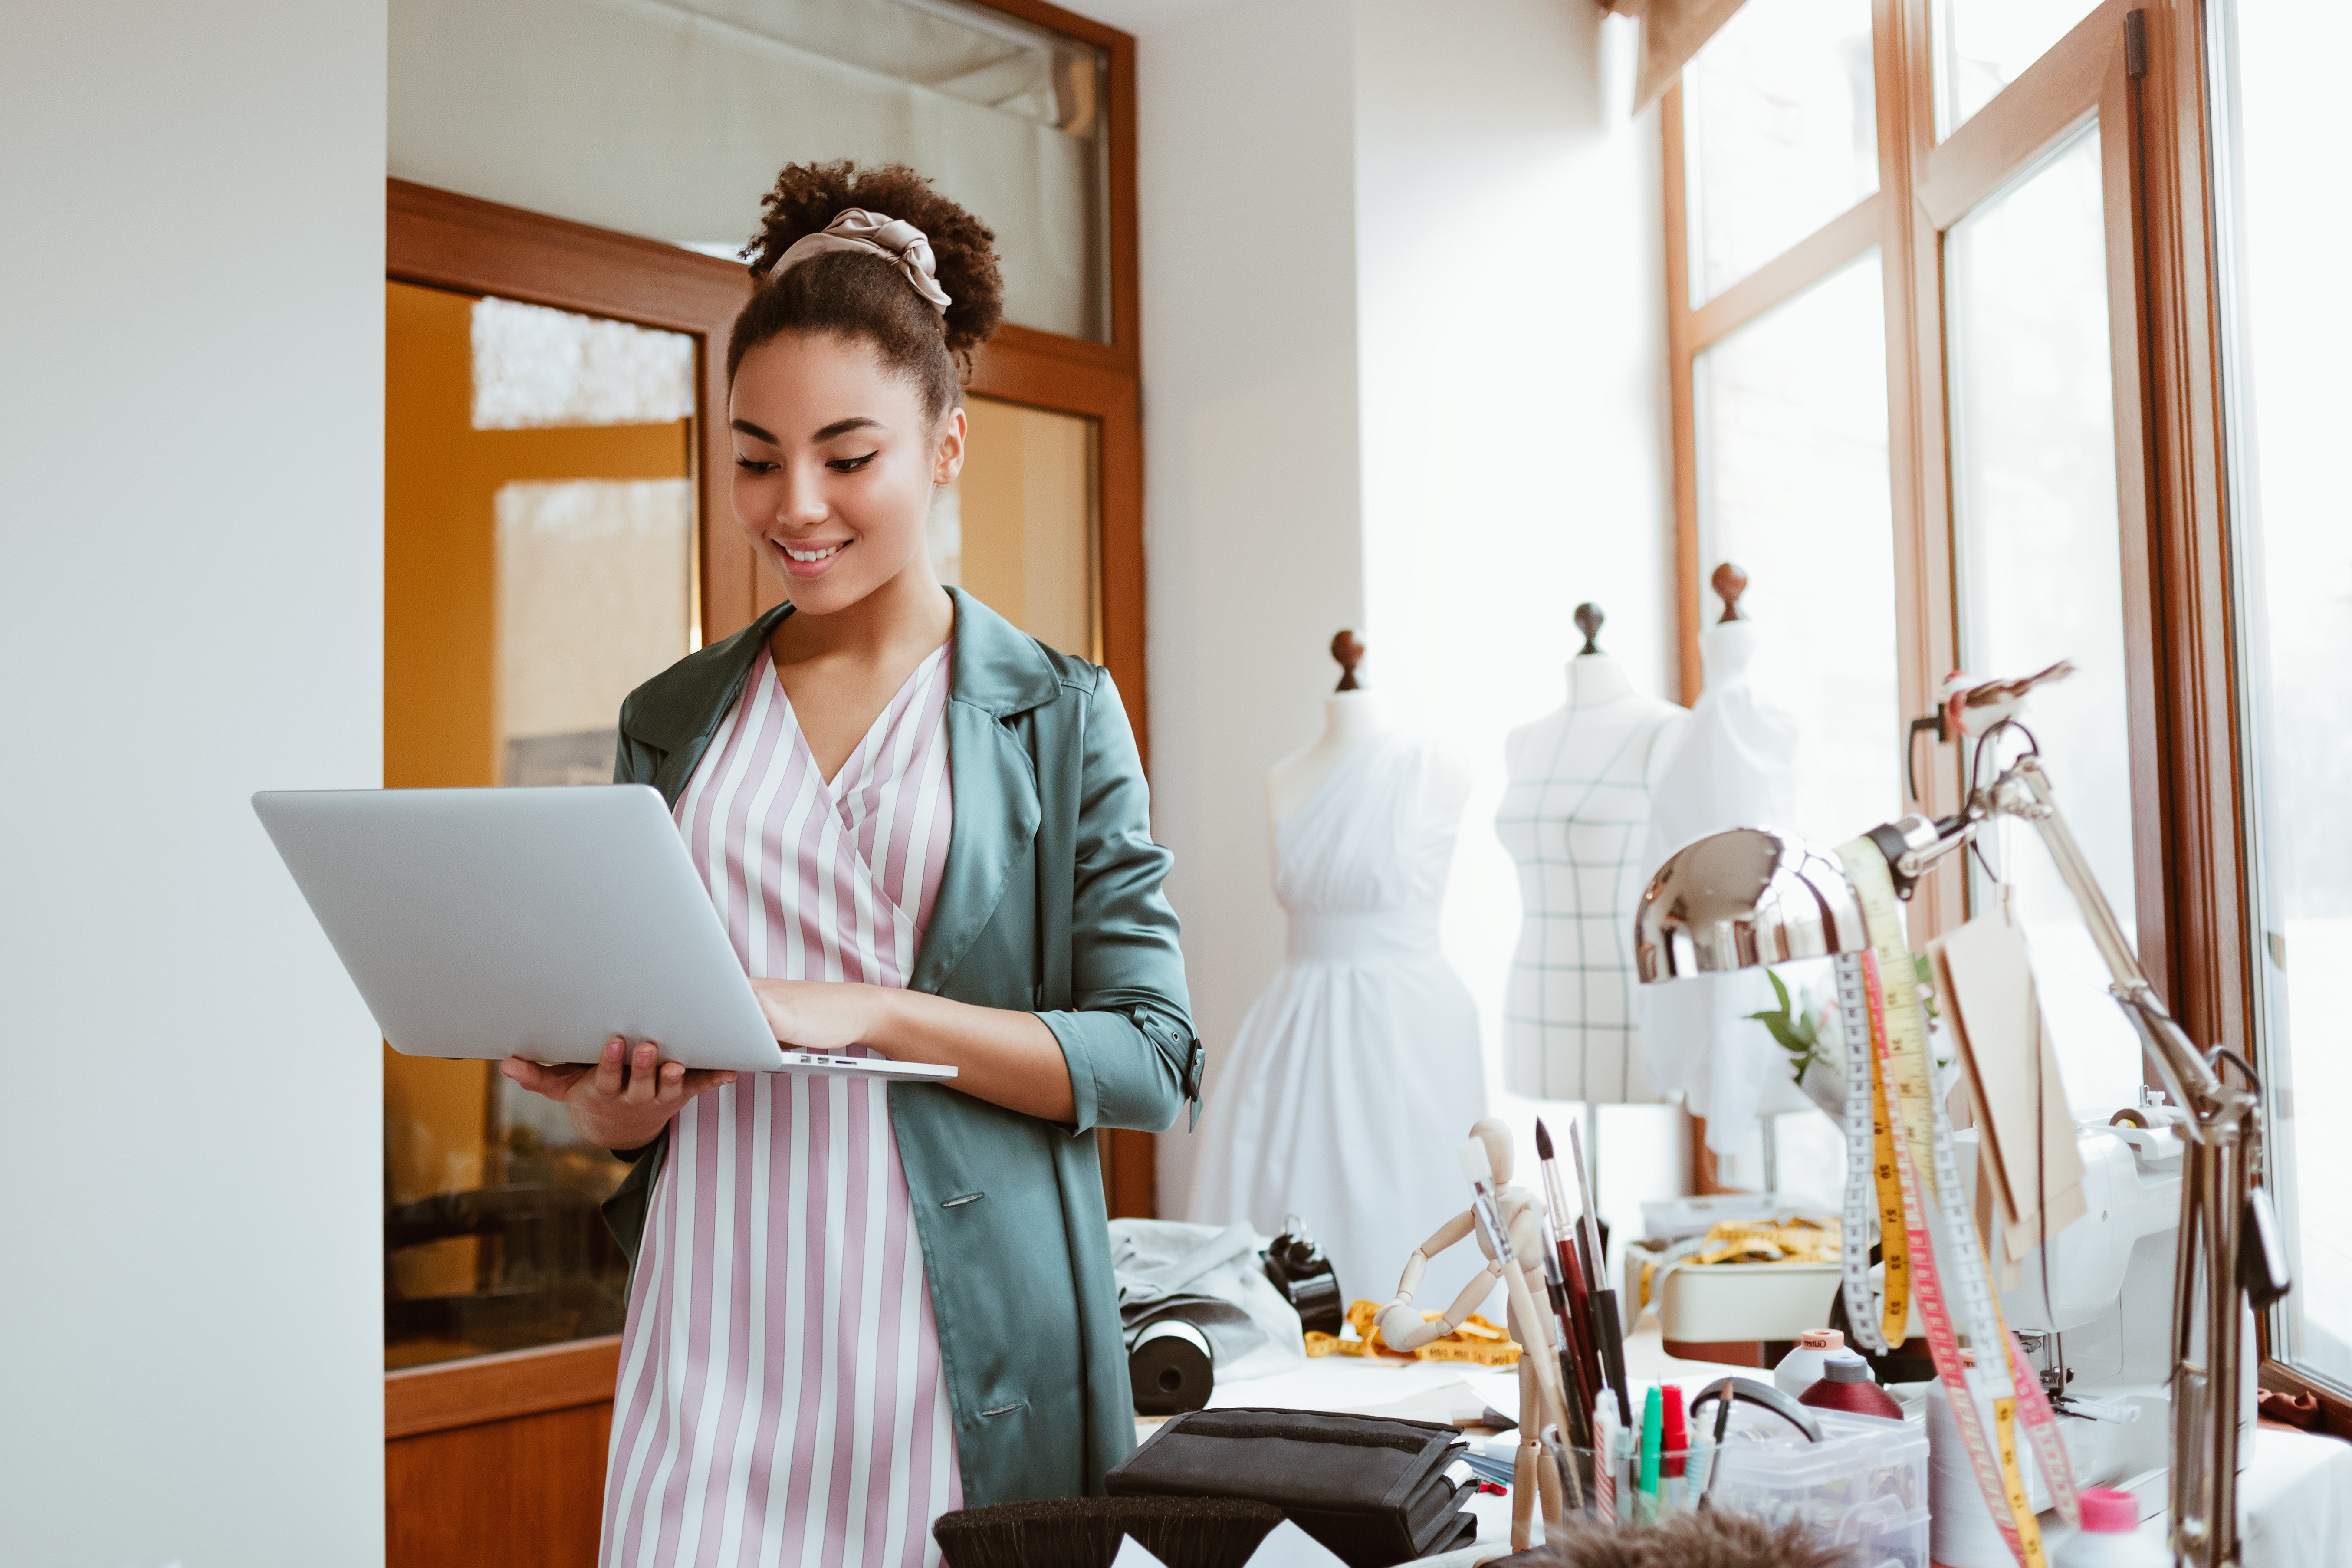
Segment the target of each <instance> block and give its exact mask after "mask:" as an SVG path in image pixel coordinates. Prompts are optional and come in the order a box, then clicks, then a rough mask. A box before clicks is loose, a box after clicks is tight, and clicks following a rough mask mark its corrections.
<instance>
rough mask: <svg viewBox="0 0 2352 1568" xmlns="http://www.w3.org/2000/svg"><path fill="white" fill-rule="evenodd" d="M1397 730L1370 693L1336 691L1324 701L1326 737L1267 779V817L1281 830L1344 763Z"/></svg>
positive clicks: (1282, 764) (1292, 756)
mask: <svg viewBox="0 0 2352 1568" xmlns="http://www.w3.org/2000/svg"><path fill="white" fill-rule="evenodd" d="M1394 727H1395V726H1394V724H1393V723H1392V722H1391V720H1390V718H1389V715H1388V710H1387V709H1386V708H1385V707H1383V706H1382V705H1381V702H1380V700H1378V699H1377V698H1375V697H1373V695H1372V694H1371V693H1370V692H1369V691H1334V692H1333V693H1331V695H1330V696H1328V697H1326V698H1325V699H1324V700H1323V733H1322V734H1321V735H1320V736H1319V737H1318V738H1317V740H1316V742H1315V743H1314V744H1313V745H1311V746H1309V747H1307V749H1306V750H1305V751H1303V752H1292V753H1291V754H1290V755H1288V756H1286V757H1285V758H1283V759H1282V761H1280V762H1278V763H1275V764H1274V771H1273V772H1272V773H1268V774H1267V775H1266V781H1265V805H1266V815H1267V816H1269V817H1270V818H1271V819H1272V820H1273V822H1274V824H1275V826H1277V827H1278V826H1281V825H1282V824H1283V822H1284V821H1285V820H1286V819H1287V818H1288V817H1289V816H1291V814H1292V813H1294V812H1296V811H1297V809H1298V808H1299V807H1300V806H1302V805H1306V804H1307V797H1308V796H1310V795H1313V794H1314V793H1315V792H1316V791H1317V790H1318V789H1319V788H1320V787H1322V784H1323V781H1324V780H1325V779H1328V778H1329V777H1330V776H1331V774H1332V773H1333V771H1334V770H1336V769H1337V768H1338V767H1339V763H1340V762H1341V760H1342V759H1344V758H1345V757H1346V756H1347V754H1348V753H1349V752H1352V751H1354V750H1355V749H1356V748H1357V747H1358V746H1360V745H1361V744H1362V743H1363V742H1366V741H1369V740H1370V739H1371V738H1372V737H1373V736H1375V735H1382V734H1386V733H1387V732H1388V731H1390V730H1391V729H1393V728H1394Z"/></svg>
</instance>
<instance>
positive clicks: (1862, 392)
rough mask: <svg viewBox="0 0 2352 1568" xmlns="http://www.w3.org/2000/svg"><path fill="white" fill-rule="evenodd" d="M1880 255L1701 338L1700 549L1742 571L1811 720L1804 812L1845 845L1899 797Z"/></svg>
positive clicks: (1795, 701)
mask: <svg viewBox="0 0 2352 1568" xmlns="http://www.w3.org/2000/svg"><path fill="white" fill-rule="evenodd" d="M1880 289H1881V279H1880V276H1879V260H1878V253H1877V251H1875V250H1873V251H1871V252H1870V253H1869V254H1868V255H1866V256H1864V258H1862V259H1860V260H1858V261H1856V262H1854V263H1853V265H1852V266H1850V267H1847V268H1844V269H1843V270H1842V271H1840V272H1838V273H1836V274H1835V275H1833V276H1832V277H1830V278H1828V279H1824V280H1823V281H1822V282H1821V283H1818V284H1816V285H1815V286H1814V287H1813V288H1812V289H1809V290H1807V291H1806V292H1805V293H1803V294H1801V295H1799V296H1798V297H1797V298H1796V299H1794V300H1790V301H1789V302H1788V303H1787V304H1785V305H1782V306H1780V308H1779V309H1777V310H1773V311H1771V312H1770V313H1769V314H1767V315H1764V316H1762V317H1759V318H1758V319H1757V320H1756V321H1751V322H1749V323H1748V325H1746V326H1744V327H1742V328H1740V329H1739V330H1738V331H1735V332H1733V333H1731V334H1730V335H1729V336H1728V337H1727V338H1725V339H1724V340H1723V341H1722V342H1718V343H1716V344H1715V345H1713V346H1712V347H1710V348H1708V349H1706V351H1705V352H1703V353H1701V354H1700V355H1699V356H1698V359H1697V363H1696V366H1695V367H1694V369H1695V374H1696V393H1697V400H1698V410H1699V424H1698V435H1699V547H1700V559H1701V560H1702V561H1703V562H1706V563H1709V564H1710V566H1711V565H1712V563H1715V562H1718V561H1732V562H1736V563H1738V564H1739V565H1740V566H1741V567H1742V568H1744V569H1745V570H1746V571H1747V573H1748V592H1747V594H1746V595H1744V596H1743V597H1742V598H1741V600H1740V608H1741V609H1742V610H1744V611H1746V612H1747V613H1748V615H1749V616H1752V617H1753V618H1754V619H1755V620H1756V622H1757V624H1758V629H1759V635H1760V640H1761V642H1762V645H1763V651H1762V653H1761V654H1760V655H1759V664H1758V676H1759V680H1760V681H1761V682H1762V683H1763V685H1764V687H1765V689H1766V690H1767V691H1768V693H1769V695H1770V697H1771V698H1772V699H1773V700H1776V701H1778V702H1779V703H1780V704H1781V705H1782V706H1783V707H1786V708H1788V709H1790V710H1792V711H1793V712H1794V713H1795V714H1796V716H1797V719H1798V722H1799V724H1800V725H1801V742H1800V746H1799V755H1800V757H1801V759H1802V765H1801V773H1800V775H1799V778H1798V784H1797V820H1796V821H1795V822H1793V823H1788V824H1774V825H1773V826H1787V827H1789V828H1790V829H1791V830H1793V831H1794V832H1796V833H1798V834H1800V835H1802V836H1803V837H1808V838H1811V839H1814V840H1816V841H1817V842H1820V843H1822V844H1843V843H1844V842H1845V841H1846V840H1847V839H1849V838H1852V837H1853V836H1854V835H1855V834H1857V833H1860V832H1862V831H1864V829H1866V828H1869V827H1871V826H1875V825H1876V824H1878V823H1881V822H1885V821H1886V820H1887V819H1888V818H1889V817H1892V816H1895V815H1896V814H1897V813H1898V812H1899V811H1900V810H1901V809H1902V799H1903V791H1902V780H1901V776H1900V767H1901V761H1902V758H1901V752H1900V748H1899V744H1898V742H1897V741H1896V739H1895V737H1896V736H1897V734H1898V733H1899V731H1900V730H1901V722H1900V704H1899V701H1898V699H1897V695H1896V691H1895V604H1894V595H1893V591H1892V590H1893V584H1894V582H1895V544H1894V539H1895V527H1894V521H1893V518H1892V515H1891V514H1892V501H1891V499H1890V498H1891V490H1890V487H1889V483H1888V478H1887V457H1886V339H1885V301H1884V299H1883V297H1882V294H1881V292H1880Z"/></svg>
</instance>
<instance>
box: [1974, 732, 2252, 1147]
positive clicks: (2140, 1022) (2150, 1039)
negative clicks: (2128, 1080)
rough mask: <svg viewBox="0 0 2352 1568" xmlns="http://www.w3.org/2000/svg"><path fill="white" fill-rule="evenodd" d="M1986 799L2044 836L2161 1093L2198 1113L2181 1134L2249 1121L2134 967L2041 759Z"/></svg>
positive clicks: (2238, 1095) (2020, 767) (2013, 773)
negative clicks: (2215, 1121)
mask: <svg viewBox="0 0 2352 1568" xmlns="http://www.w3.org/2000/svg"><path fill="white" fill-rule="evenodd" d="M1987 794H1988V795H1990V801H1989V803H1988V804H1989V805H1990V809H1992V810H1994V811H1998V812H2002V813H2005V814H2007V815H2009V816H2019V817H2022V818H2024V819H2025V820H2026V821H2028V822H2031V823H2032V824H2033V826H2034V827H2035V829H2036V830H2037V831H2038V832H2040V834H2041V835H2042V844H2043V845H2044V846H2045V847H2047V848H2048V849H2049V851H2050V858H2051V860H2052V861H2053V863H2054V864H2055V865H2056V866H2057V868H2058V876H2059V878H2060V879H2061V880H2063V882H2064V883H2065V884H2066V890H2067V891H2068V892H2070V893H2072V894H2074V904H2075V907H2076V908H2078V909H2079V910H2082V912H2083V923H2084V926H2085V927H2086V928H2087V929H2088V930H2089V931H2090V935H2091V942H2092V945H2093V946H2095V947H2096V948H2097V949H2098V950H2099V956H2100V958H2102V959H2103V960H2105V963H2106V965H2107V973H2108V974H2110V975H2111V976H2113V977H2114V980H2115V984H2114V985H2113V987H2112V988H2111V989H2112V992H2113V994H2114V996H2115V998H2116V1003H2117V1004H2118V1005H2120V1006H2121V1007H2122V1008H2123V1010H2124V1014H2125V1016H2126V1017H2128V1018H2129V1019H2130V1020H2131V1021H2132V1025H2133V1026H2134V1027H2135V1028H2137V1030H2138V1031H2139V1037H2140V1042H2141V1044H2142V1046H2143V1047H2145V1048H2146V1050H2147V1058H2148V1059H2149V1060H2150V1061H2151V1062H2153V1063H2154V1064H2155V1066H2156V1070H2157V1072H2158V1075H2160V1076H2161V1077H2162V1078H2163V1079H2164V1087H2165V1090H2166V1092H2167V1093H2168V1094H2170V1095H2171V1097H2172V1102H2173V1103H2174V1104H2175V1105H2179V1106H2182V1107H2185V1108H2188V1109H2189V1110H2192V1111H2193V1112H2198V1113H2201V1114H2192V1115H2191V1116H2190V1117H2189V1121H2188V1124H2187V1126H2186V1127H2185V1128H2184V1130H2183V1131H2186V1132H2187V1133H2188V1135H2189V1137H2190V1138H2192V1139H2196V1140H2198V1141H2200V1142H2202V1141H2203V1139H2204V1135H2205V1134H2206V1133H2207V1131H2209V1130H2210V1128H2209V1119H2210V1118H2212V1117H2216V1116H2218V1117H2220V1118H2221V1119H2222V1120H2223V1121H2228V1122H2230V1123H2231V1124H2233V1126H2234V1124H2235V1123H2237V1122H2240V1121H2243V1120H2244V1118H2245V1117H2247V1116H2249V1115H2251V1114H2252V1111H2253V1110H2254V1108H2255V1100H2254V1098H2253V1097H2252V1095H2249V1094H2246V1093H2243V1092H2242V1091H2241V1090H2238V1089H2232V1088H2230V1087H2229V1086H2228V1085H2226V1084H2224V1083H2223V1082H2222V1080H2221V1077H2220V1076H2219V1075H2218V1074H2216V1073H2215V1072H2214V1070H2213V1069H2212V1068H2211V1067H2210V1066H2209V1065H2207V1063H2206V1060H2205V1057H2204V1055H2203V1053H2202V1052H2200V1051H2199V1050H2198V1049H2197V1047H2195V1046H2194V1045H2192V1044H2191V1043H2190V1042H2189V1036H2188V1034H2187V1033H2186V1031H2184V1030H2183V1029H2182V1028H2181V1027H2180V1026H2179V1023H2177V1022H2176V1021H2174V1019H2173V1016H2172V1015H2171V1014H2170V1013H2169V1012H2168V1011H2167V1010H2166V1008H2165V1005H2164V1004H2163V1002H2162V1001H2160V1000H2158V997H2157V994H2156V987H2155V986H2154V985H2152V984H2149V982H2148V978H2147V971H2145V970H2143V969H2141V968H2140V966H2139V957H2138V955H2137V953H2135V952H2133V951H2132V944H2131V942H2130V940H2129V939H2128V938H2127V937H2126V936H2125V935H2124V930H2123V924H2122V922H2121V921H2117V920H2116V911H2115V907H2114V906H2113V905H2111V904H2109V903H2108V902H2107V896H2106V894H2105V893H2104V892H2102V891H2101V890H2100V889H2099V883H2098V879H2097V878H2096V877H2095V876H2093V875H2092V874H2091V863H2090V862H2089V861H2088V860H2087V859H2085V858H2084V855H2083V849H2082V846H2081V845H2079V844H2078V843H2076V842H2075V840H2074V829H2072V828H2071V827H2069V826H2067V825H2066V817H2065V815H2064V814H2063V813H2062V812H2061V811H2060V810H2059V809H2058V803H2057V800H2056V798H2055V797H2054V796H2053V795H2052V793H2051V789H2050V775H2049V773H2046V772H2045V771H2043V769H2042V759H2041V758H2040V757H2038V756H2035V755H2033V754H2032V753H2030V752H2029V753H2028V754H2026V755H2025V756H2022V757H2020V758H2019V759H2018V760H2017V761H2016V763H2013V764H2012V765H2011V767H2010V768H2009V770H2008V771H2007V772H2006V773H2002V774H2001V776H2000V778H1999V779H1998V780H1996V781H1995V782H1994V784H1993V786H1992V788H1991V789H1990V791H1988V792H1987Z"/></svg>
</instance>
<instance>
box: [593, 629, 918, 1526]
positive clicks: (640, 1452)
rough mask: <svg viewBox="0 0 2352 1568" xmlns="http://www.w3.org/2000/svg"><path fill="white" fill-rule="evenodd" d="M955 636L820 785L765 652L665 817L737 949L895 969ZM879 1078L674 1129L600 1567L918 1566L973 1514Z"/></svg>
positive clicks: (713, 1100) (698, 1109) (763, 966)
mask: <svg viewBox="0 0 2352 1568" xmlns="http://www.w3.org/2000/svg"><path fill="white" fill-rule="evenodd" d="M953 646H954V644H953V643H952V641H950V643H949V644H948V645H946V646H945V647H940V649H939V650H938V651H936V652H934V653H933V654H932V655H931V656H930V657H929V658H927V659H925V660H924V661H923V663H922V664H921V666H920V667H919V668H917V669H916V671H915V673H914V674H913V675H911V676H909V677H908V679H907V683H906V685H905V686H904V687H902V688H901V689H899V691H898V695H897V696H896V697H894V698H892V699H891V700H890V703H889V705H888V706H887V708H885V709H884V710H883V711H882V715H881V717H880V718H878V719H877V720H876V721H874V727H873V729H872V730H870V731H867V733H866V738H865V740H863V741H862V742H859V743H858V746H857V749H856V751H855V752H851V753H850V755H849V760H848V761H847V762H846V763H843V764H842V767H841V771H840V772H839V773H837V774H836V775H835V778H834V781H833V783H832V784H829V785H828V784H826V783H825V782H824V779H822V778H821V777H820V776H819V775H818V772H817V767H816V763H815V759H814V757H813V756H812V755H811V754H810V752H809V748H808V743H807V742H805V741H804V740H803V738H802V736H801V731H800V725H799V723H798V722H797V721H795V720H794V718H793V708H792V702H791V700H790V699H788V698H787V697H786V696H785V695H784V689H783V686H782V683H781V682H780V681H779V680H778V679H776V675H775V670H774V667H773V666H772V663H771V662H770V660H769V657H768V655H767V654H766V653H764V652H763V653H761V655H760V658H759V661H758V662H757V663H756V664H754V665H753V666H752V667H751V676H750V678H749V679H747V680H746V681H745V682H744V687H743V695H742V696H741V697H740V698H739V699H738V700H736V703H735V707H734V709H733V710H732V711H731V712H730V713H729V714H728V716H727V718H726V720H725V721H724V722H723V723H721V724H720V726H719V731H718V733H717V734H716V735H714V736H713V737H712V738H711V742H710V748H709V751H708V752H705V753H704V754H703V758H702V761H701V763H699V764H698V766H697V767H696V769H695V771H694V776H693V778H692V779H691V780H690V781H689V782H688V784H687V787H686V789H685V791H684V793H682V794H681V795H679V796H678V800H677V809H676V811H675V812H674V813H673V815H674V816H676V818H677V826H678V831H679V832H680V833H681V834H682V835H683V836H684V837H685V838H686V845H687V850H688V854H689V855H691V856H692V858H693V860H694V864H695V866H696V868H698V869H699V870H700V871H701V873H702V879H703V881H704V883H705V884H706V885H707V886H708V887H709V889H710V897H711V901H712V902H713V903H715V904H716V905H717V906H718V907H719V914H720V916H721V917H722V918H723V919H724V920H725V921H726V924H727V932H728V935H729V937H730V939H731V940H732V941H733V942H734V943H735V951H736V953H737V954H738V955H739V956H740V958H741V959H742V961H743V967H744V969H745V970H746V971H747V972H749V973H751V974H753V975H760V976H775V977H782V978H788V979H794V980H800V979H810V980H849V981H864V982H866V983H868V984H876V985H904V984H906V983H907V975H908V973H909V972H910V971H911V970H912V969H913V968H914V966H915V953H916V949H917V947H918V945H919V943H920V942H921V941H922V934H923V928H924V925H925V923H926V922H927V921H929V917H930V910H931V902H932V900H933V899H934V898H935V897H936V896H937V894H938V892H939V887H940V870H941V868H943V867H944V866H945V865H946V863H947V855H948V841H949V837H950V827H951V823H952V819H953V803H952V799H951V795H952V792H951V789H950V783H949V774H948V736H947V700H948V681H949V671H950V648H952V647H953ZM886 1092H887V1091H886V1088H885V1086H884V1085H881V1084H878V1083H866V1082H864V1081H861V1080H857V1079H831V1078H806V1077H796V1076H788V1075H786V1074H782V1073H766V1074H759V1075H755V1076H749V1077H745V1078H743V1079H738V1080H737V1081H736V1082H735V1083H734V1084H733V1085H731V1086H730V1087H729V1088H726V1089H717V1090H714V1091H712V1092H711V1093H709V1094H705V1095H703V1096H701V1097H699V1098H698V1099H697V1100H693V1101H692V1102H690V1103H689V1104H688V1107H687V1109H686V1110H683V1111H681V1112H680V1113H679V1114H678V1117H677V1121H675V1122H674V1123H672V1125H671V1128H670V1145H669V1154H668V1158H667V1163H665V1164H664V1165H663V1167H662V1170H661V1173H660V1175H659V1176H658V1178H657V1179H656V1183H655V1185H654V1191H653V1194H652V1199H651V1208H650V1211H649V1213H648V1215H647V1218H646V1236H645V1242H644V1245H643V1247H641V1249H640V1251H639V1256H638V1263H637V1269H636V1274H635V1279H632V1280H631V1282H630V1288H629V1316H628V1324H627V1329H626V1331H625V1333H624V1334H623V1335H622V1340H621V1374H620V1385H619V1388H618V1390H617V1391H616V1394H615V1395H614V1409H613V1445H612V1453H611V1458H610V1460H609V1468H608V1469H607V1471H606V1476H605V1483H604V1547H603V1552H602V1556H601V1561H602V1563H603V1564H604V1568H669V1565H671V1564H677V1565H678V1568H688V1565H696V1568H701V1565H709V1568H753V1565H758V1568H799V1565H803V1564H808V1565H814V1564H820V1563H822V1564H824V1565H826V1568H833V1565H835V1564H846V1565H850V1568H915V1565H919V1564H930V1563H937V1562H938V1561H939V1555H940V1554H939V1549H938V1547H937V1545H936V1544H935V1543H934V1542H933V1541H932V1540H931V1533H930V1522H931V1521H932V1520H934V1519H936V1518H937V1517H938V1516H939V1515H940V1514H941V1513H943V1512H945V1511H947V1510H950V1509H953V1508H957V1507H959V1506H961V1495H962V1487H961V1481H960V1479H959V1477H958V1472H957V1467H956V1449H955V1430H954V1426H953V1423H952V1421H951V1419H950V1414H949V1409H948V1393H947V1383H946V1380H945V1379H944V1378H943V1377H942V1376H941V1375H940V1341H939V1331H938V1327H937V1325H936V1324H935V1323H934V1321H932V1317H931V1294H930V1289H929V1282H928V1281H927V1280H926V1279H925V1278H924V1272H923V1255H922V1248H921V1247H920V1246H919V1242H918V1240H917V1237H916V1233H915V1225H914V1216H913V1214H912V1212H911V1205H909V1203H908V1195H907V1176H906V1172H905V1170H904V1168H903V1167H902V1166H901V1165H900V1164H899V1161H898V1140H897V1138H896V1136H895V1134H894V1133H893V1132H892V1131H891V1124H890V1116H889V1110H888V1108H887V1103H886V1098H885V1097H886Z"/></svg>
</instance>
